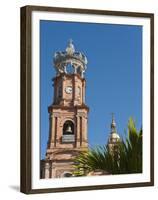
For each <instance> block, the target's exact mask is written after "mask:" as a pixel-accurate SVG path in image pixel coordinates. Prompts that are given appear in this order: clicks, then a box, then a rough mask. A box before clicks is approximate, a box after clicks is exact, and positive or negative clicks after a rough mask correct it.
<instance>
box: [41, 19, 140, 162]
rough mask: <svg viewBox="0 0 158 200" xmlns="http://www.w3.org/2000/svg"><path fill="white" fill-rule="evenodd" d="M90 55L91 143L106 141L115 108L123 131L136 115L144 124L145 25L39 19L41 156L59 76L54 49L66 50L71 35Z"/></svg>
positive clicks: (88, 84)
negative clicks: (53, 84)
mask: <svg viewBox="0 0 158 200" xmlns="http://www.w3.org/2000/svg"><path fill="white" fill-rule="evenodd" d="M70 38H71V39H72V40H73V42H74V45H75V48H76V50H77V51H82V52H84V54H85V55H86V56H87V58H88V66H87V71H86V73H85V78H86V81H87V87H86V104H87V105H88V106H89V107H90V112H89V121H88V140H89V144H90V146H95V145H103V144H105V143H107V138H108V135H109V133H110V123H111V113H112V112H113V113H115V119H116V124H117V130H118V133H119V134H120V136H122V137H123V136H124V132H125V129H126V128H127V122H128V119H129V117H130V116H132V117H133V118H134V119H135V121H136V125H137V127H138V128H140V127H141V126H142V27H141V26H134V25H113V24H94V23H93V24H90V23H76V22H74V23H72V22H54V21H44V20H42V21H41V22H40V131H41V132H40V134H41V158H44V156H45V152H46V144H47V141H48V128H49V115H48V111H47V108H48V106H49V105H50V104H51V103H52V101H53V87H52V81H51V79H52V78H53V77H54V76H55V70H54V67H53V55H54V53H55V51H64V50H65V48H66V46H67V42H68V40H69V39H70Z"/></svg>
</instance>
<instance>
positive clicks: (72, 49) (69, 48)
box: [66, 39, 75, 55]
mask: <svg viewBox="0 0 158 200" xmlns="http://www.w3.org/2000/svg"><path fill="white" fill-rule="evenodd" d="M66 52H67V54H69V55H72V54H73V53H74V52H75V47H74V44H73V41H72V39H69V41H68V46H67V48H66Z"/></svg>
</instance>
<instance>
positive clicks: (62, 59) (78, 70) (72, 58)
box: [53, 40, 88, 78]
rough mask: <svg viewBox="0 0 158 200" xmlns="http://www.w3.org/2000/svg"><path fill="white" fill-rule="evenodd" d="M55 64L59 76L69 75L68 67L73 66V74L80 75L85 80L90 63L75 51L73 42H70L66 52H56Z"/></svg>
mask: <svg viewBox="0 0 158 200" xmlns="http://www.w3.org/2000/svg"><path fill="white" fill-rule="evenodd" d="M53 62H54V67H55V69H56V72H57V75H60V74H61V73H66V74H67V73H68V71H67V67H68V65H71V66H72V68H73V71H72V73H74V74H79V75H80V76H81V77H82V78H83V77H84V72H85V70H86V69H87V62H88V61H87V58H86V56H85V55H84V54H83V53H82V52H78V51H75V47H74V44H73V42H72V40H69V42H68V46H67V47H66V50H65V51H58V52H55V54H54V59H53Z"/></svg>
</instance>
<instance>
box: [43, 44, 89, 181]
mask: <svg viewBox="0 0 158 200" xmlns="http://www.w3.org/2000/svg"><path fill="white" fill-rule="evenodd" d="M53 65H54V67H55V70H56V76H55V77H54V78H53V86H54V99H53V100H52V104H51V105H50V106H49V107H48V113H49V138H48V144H47V151H46V157H45V159H44V160H42V162H41V178H57V177H70V176H72V173H73V170H74V167H73V165H74V162H73V159H74V158H75V157H76V156H77V155H78V154H79V152H81V151H86V150H87V148H88V141H87V123H88V122H87V120H88V111H89V108H88V107H87V106H86V104H85V93H86V92H85V89H86V80H85V78H84V73H85V70H86V67H87V58H86V56H85V55H84V54H83V53H82V52H78V51H75V47H74V44H73V42H72V40H70V41H69V43H68V45H67V47H66V50H65V51H59V52H55V54H54V59H53Z"/></svg>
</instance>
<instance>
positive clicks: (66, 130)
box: [63, 120, 74, 135]
mask: <svg viewBox="0 0 158 200" xmlns="http://www.w3.org/2000/svg"><path fill="white" fill-rule="evenodd" d="M72 134H74V123H73V122H72V121H70V120H67V121H66V122H65V123H64V126H63V135H72Z"/></svg>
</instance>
